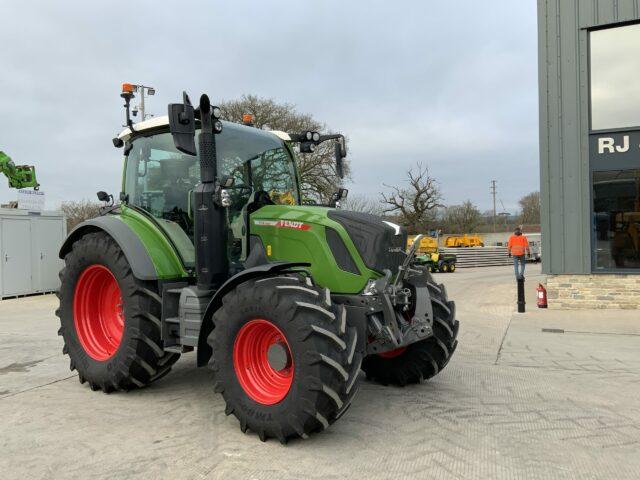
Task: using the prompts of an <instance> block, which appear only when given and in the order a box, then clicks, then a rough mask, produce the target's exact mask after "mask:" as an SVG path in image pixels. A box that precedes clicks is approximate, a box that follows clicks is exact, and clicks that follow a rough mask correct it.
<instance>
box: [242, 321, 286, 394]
mask: <svg viewBox="0 0 640 480" xmlns="http://www.w3.org/2000/svg"><path fill="white" fill-rule="evenodd" d="M273 345H279V346H280V347H282V350H283V351H284V353H285V355H286V361H285V362H284V363H285V364H284V367H283V368H282V369H280V370H276V369H275V368H274V367H273V366H271V364H270V363H269V349H270V348H271V347H272V346H273ZM233 368H234V369H235V372H236V376H237V377H238V382H240V385H241V386H242V388H243V389H244V391H245V392H246V394H247V395H249V397H251V398H252V399H253V400H255V401H256V402H258V403H261V404H263V405H274V404H276V403H278V402H280V401H282V400H283V399H284V398H285V397H286V396H287V394H288V393H289V389H290V388H291V384H292V383H293V357H292V355H291V349H290V348H289V343H288V342H287V339H286V337H285V336H284V334H283V333H282V332H281V331H280V329H279V328H278V327H276V326H275V325H274V324H273V323H271V322H269V321H268V320H264V319H261V318H257V319H255V320H251V321H250V322H248V323H246V324H245V325H243V327H242V328H241V329H240V331H239V332H238V334H237V335H236V339H235V342H234V344H233Z"/></svg>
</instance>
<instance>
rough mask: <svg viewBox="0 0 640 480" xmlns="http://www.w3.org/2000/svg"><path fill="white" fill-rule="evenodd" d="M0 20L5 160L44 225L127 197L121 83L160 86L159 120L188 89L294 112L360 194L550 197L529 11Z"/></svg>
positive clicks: (240, 2) (210, 6)
mask: <svg viewBox="0 0 640 480" xmlns="http://www.w3.org/2000/svg"><path fill="white" fill-rule="evenodd" d="M0 18H2V20H3V25H2V29H0V41H1V44H2V49H0V66H1V71H2V73H1V74H0V150H3V151H5V152H6V153H7V154H9V155H10V156H12V157H13V158H14V160H15V161H16V163H27V164H35V165H36V167H37V173H38V180H39V182H40V183H41V184H42V190H43V191H45V192H46V195H47V207H48V208H55V207H57V206H58V205H59V203H60V201H61V200H65V199H69V200H79V199H82V198H91V199H94V198H95V192H96V191H97V190H108V191H110V192H112V193H115V194H117V192H119V191H120V177H121V173H122V150H116V149H115V148H114V147H113V146H112V144H111V138H112V137H113V136H114V135H115V134H116V133H117V132H119V131H120V130H121V129H122V128H121V125H122V122H123V118H124V115H123V109H122V100H121V99H120V98H119V93H120V85H121V83H122V82H131V83H143V84H145V85H152V86H154V87H155V88H156V89H157V95H156V96H155V97H151V98H150V100H149V101H148V104H147V109H148V112H151V113H154V114H157V115H164V114H166V105H167V103H169V102H174V101H177V100H179V99H180V92H181V91H182V90H183V89H186V90H187V91H188V92H189V93H190V94H191V97H192V98H194V97H195V98H198V96H199V94H200V93H202V92H206V93H208V94H209V96H210V97H211V98H212V100H213V101H215V99H233V98H236V97H238V96H240V95H242V94H243V93H253V94H257V95H260V96H264V97H271V98H274V99H276V100H278V101H283V102H290V103H293V104H295V105H296V106H297V108H298V110H300V111H302V112H307V113H311V114H312V115H313V116H314V117H316V118H317V119H318V120H320V121H322V122H324V123H326V124H327V125H328V126H329V127H330V128H331V129H333V130H338V131H341V132H344V133H345V134H347V135H348V136H349V139H350V159H351V164H352V171H353V182H352V184H350V185H349V189H350V192H351V193H355V194H366V195H370V196H373V197H377V196H378V193H379V192H380V191H382V190H383V189H384V188H385V187H384V186H383V185H382V184H383V182H384V183H387V184H389V183H390V184H396V183H400V182H402V181H403V178H404V174H405V171H406V169H407V168H409V167H410V166H411V165H412V164H414V163H415V162H416V161H422V162H424V163H426V164H427V165H429V167H430V169H431V173H432V174H433V176H435V177H436V178H437V179H438V180H439V181H440V183H441V185H442V190H443V193H444V196H445V202H446V203H447V204H455V203H459V202H462V201H464V200H466V199H467V198H470V199H472V200H473V201H474V202H475V203H476V204H477V205H478V206H479V207H480V209H481V210H486V209H490V208H491V206H492V200H491V195H490V193H489V188H490V181H491V180H492V179H495V180H497V181H498V197H499V198H500V199H501V200H502V201H503V202H504V204H505V206H506V208H507V209H508V210H514V209H515V208H516V207H517V201H518V199H519V198H520V197H522V196H523V195H524V194H526V193H529V192H531V191H534V190H538V188H539V174H538V100H537V98H538V93H537V92H538V88H537V52H536V48H537V46H536V45H537V44H536V42H537V40H536V34H537V32H536V2H534V1H533V0H529V1H520V0H519V1H514V0H487V1H483V2H479V1H477V0H464V1H463V0H447V1H439V2H436V1H431V0H429V1H426V0H414V1H398V0H396V1H395V2H390V1H388V0H387V1H384V2H379V1H370V0H369V1H366V2H364V1H362V2H345V1H344V0H342V1H329V0H322V1H314V2H311V1H300V0H290V1H278V0H271V1H263V2H258V1H249V0H234V1H224V2H223V1H212V0H209V1H201V2H196V1H180V2H158V1H155V2H154V1H131V0H130V1H127V2H120V1H113V0H110V1H108V2H107V1H102V2H97V1H86V0H84V1H58V2H52V1H24V0H20V1H18V0H3V1H2V5H1V6H0ZM15 198H16V193H15V190H9V188H8V187H7V186H6V182H5V181H4V179H1V180H0V201H2V202H6V201H8V200H14V199H15ZM498 208H499V209H500V204H499V203H498Z"/></svg>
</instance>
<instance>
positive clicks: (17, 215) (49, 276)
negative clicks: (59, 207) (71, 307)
mask: <svg viewBox="0 0 640 480" xmlns="http://www.w3.org/2000/svg"><path fill="white" fill-rule="evenodd" d="M66 235H67V225H66V220H65V217H64V215H63V214H62V212H28V211H26V210H18V209H0V298H5V297H13V296H16V295H27V294H30V293H41V292H53V291H55V290H57V289H58V287H59V286H60V280H59V279H58V272H59V271H60V269H61V268H62V266H63V262H62V260H60V259H59V258H58V251H59V250H60V246H61V245H62V242H63V241H64V239H65V237H66Z"/></svg>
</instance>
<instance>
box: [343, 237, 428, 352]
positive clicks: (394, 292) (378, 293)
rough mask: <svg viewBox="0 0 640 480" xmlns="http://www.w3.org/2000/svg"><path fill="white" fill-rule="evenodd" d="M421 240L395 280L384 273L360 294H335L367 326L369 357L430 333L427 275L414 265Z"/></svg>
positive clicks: (415, 244)
mask: <svg viewBox="0 0 640 480" xmlns="http://www.w3.org/2000/svg"><path fill="white" fill-rule="evenodd" d="M421 239H422V235H418V236H417V237H416V239H415V240H414V242H413V244H412V245H411V248H410V249H409V252H408V253H407V256H406V258H405V260H404V262H403V263H402V265H400V266H399V268H398V272H397V274H396V275H395V279H393V280H392V272H391V271H390V270H385V275H384V277H382V278H380V279H378V280H376V281H371V282H370V283H369V284H368V285H367V287H366V288H365V290H364V292H363V293H362V294H360V295H334V298H335V300H336V301H337V302H339V303H343V304H345V305H346V306H347V309H348V311H349V313H350V315H353V316H355V317H360V322H361V323H364V324H365V325H366V328H367V334H368V337H369V343H368V344H367V351H366V353H367V354H368V355H371V354H379V353H385V352H389V351H393V350H397V349H401V348H403V347H406V346H408V345H410V344H412V343H415V342H419V341H421V340H425V339H426V338H428V337H430V336H431V335H432V334H433V307H432V305H431V295H430V293H429V288H428V279H429V274H428V272H427V271H426V270H425V269H423V268H420V267H417V266H416V265H415V264H414V261H415V257H416V253H417V249H418V246H419V244H420V240H421Z"/></svg>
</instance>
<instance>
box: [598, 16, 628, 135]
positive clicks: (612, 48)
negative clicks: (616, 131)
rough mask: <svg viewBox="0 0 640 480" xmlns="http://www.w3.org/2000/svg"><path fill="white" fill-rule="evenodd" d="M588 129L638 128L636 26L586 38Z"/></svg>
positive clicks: (610, 29)
mask: <svg viewBox="0 0 640 480" xmlns="http://www.w3.org/2000/svg"><path fill="white" fill-rule="evenodd" d="M589 40H590V45H591V56H590V67H591V129H592V130H603V129H612V128H627V127H637V126H640V24H637V25H628V26H625V27H615V28H608V29H605V30H595V31H592V32H591V34H590V39H589Z"/></svg>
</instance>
